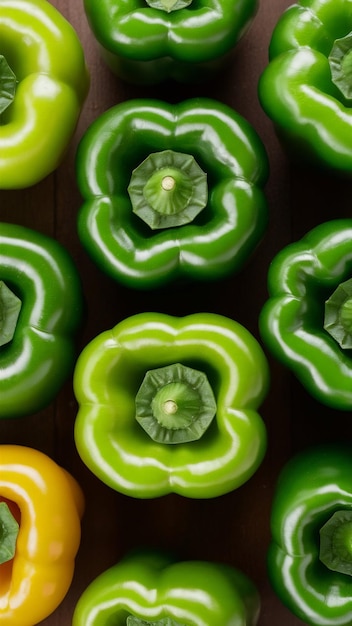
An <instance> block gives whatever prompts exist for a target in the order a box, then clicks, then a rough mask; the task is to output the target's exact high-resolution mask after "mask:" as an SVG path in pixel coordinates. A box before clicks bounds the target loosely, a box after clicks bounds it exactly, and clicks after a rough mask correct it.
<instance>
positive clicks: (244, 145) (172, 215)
mask: <svg viewBox="0 0 352 626" xmlns="http://www.w3.org/2000/svg"><path fill="white" fill-rule="evenodd" d="M160 173H161V174H162V175H160ZM267 176H268V159H267V155H266V152H265V149H264V146H263V144H262V142H261V140H260V139H259V137H258V135H257V134H256V132H255V131H254V129H253V128H252V127H251V126H250V124H249V123H248V122H246V121H245V120H244V119H243V118H242V117H241V116H240V115H238V114H237V113H235V112H234V111H233V110H232V109H230V108H229V107H227V106H225V105H223V104H221V103H219V102H216V101H213V100H210V99H202V98H200V99H193V100H188V101H185V102H182V103H180V104H175V105H170V104H167V103H164V102H161V101H158V100H132V101H131V100H130V101H128V102H124V103H122V104H119V105H117V106H115V107H113V108H111V109H110V110H109V111H107V112H105V113H104V114H103V115H102V116H101V117H99V118H98V119H97V120H96V121H95V122H93V124H92V125H91V126H90V128H89V129H88V130H87V132H86V133H85V135H84V137H83V138H82V141H81V143H80V146H79V148H78V154H77V180H78V186H79V189H80V191H81V194H82V196H83V198H84V204H83V206H82V207H81V210H80V213H79V217H78V231H79V236H80V239H81V241H82V243H83V245H84V246H85V248H86V249H87V251H88V253H89V254H90V255H91V256H92V258H93V259H94V260H95V261H96V263H97V264H98V265H99V266H100V267H101V269H102V270H104V271H105V272H107V273H108V274H109V275H110V276H111V277H112V278H114V279H115V280H118V281H120V282H122V283H124V284H126V285H128V286H130V287H135V288H144V289H145V288H150V287H158V286H160V285H162V284H165V283H167V282H169V281H171V280H173V279H175V278H181V277H184V278H187V277H189V278H192V279H198V280H208V279H217V278H220V277H224V276H226V275H228V274H229V273H231V272H234V271H235V270H236V271H238V270H239V269H240V268H241V267H242V266H243V264H244V262H245V261H246V260H247V257H248V256H249V254H250V253H251V252H252V251H253V249H254V248H255V246H256V245H257V244H258V242H259V240H260V239H261V237H262V235H263V233H264V230H265V228H266V225H267V202H266V199H265V195H264V192H263V189H262V187H263V186H264V184H265V182H266V180H267ZM187 221H188V222H189V223H186V222H187Z"/></svg>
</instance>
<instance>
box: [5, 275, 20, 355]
mask: <svg viewBox="0 0 352 626" xmlns="http://www.w3.org/2000/svg"><path fill="white" fill-rule="evenodd" d="M21 306H22V302H21V300H20V299H19V298H18V297H17V296H16V295H15V294H14V293H13V292H12V291H11V289H9V287H7V285H6V284H5V283H4V282H3V281H0V346H3V345H5V344H6V343H9V342H10V341H11V339H12V338H13V336H14V334H15V330H16V325H17V320H18V316H19V314H20V310H21Z"/></svg>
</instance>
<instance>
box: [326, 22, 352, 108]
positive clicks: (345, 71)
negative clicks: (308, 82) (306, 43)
mask: <svg viewBox="0 0 352 626" xmlns="http://www.w3.org/2000/svg"><path fill="white" fill-rule="evenodd" d="M329 64H330V69H331V78H332V82H333V83H334V84H335V85H336V87H338V88H339V90H340V92H341V93H342V95H343V96H344V97H345V98H346V99H347V100H350V99H351V98H352V33H349V34H348V35H346V37H342V38H341V39H336V40H335V42H334V45H333V47H332V50H331V52H330V55H329Z"/></svg>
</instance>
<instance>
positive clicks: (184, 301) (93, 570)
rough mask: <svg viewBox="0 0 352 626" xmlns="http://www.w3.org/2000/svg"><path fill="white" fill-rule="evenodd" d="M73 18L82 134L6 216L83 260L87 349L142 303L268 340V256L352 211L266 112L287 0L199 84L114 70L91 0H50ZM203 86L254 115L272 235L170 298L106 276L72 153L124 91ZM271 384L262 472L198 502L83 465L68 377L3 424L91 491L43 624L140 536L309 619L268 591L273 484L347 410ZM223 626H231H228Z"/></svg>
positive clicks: (3, 435) (342, 193)
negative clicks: (264, 329) (238, 573)
mask: <svg viewBox="0 0 352 626" xmlns="http://www.w3.org/2000/svg"><path fill="white" fill-rule="evenodd" d="M53 4H54V5H55V6H56V7H57V8H58V9H59V10H60V11H61V12H62V13H63V15H64V16H65V17H66V18H67V19H68V20H69V21H70V22H71V23H72V24H73V26H74V27H75V29H76V31H77V32H78V34H79V37H80V39H81V41H82V44H83V46H84V49H85V52H86V58H87V63H88V66H89V69H90V74H91V87H90V93H89V97H88V99H87V101H86V104H85V107H84V110H83V113H82V116H81V119H80V122H79V125H78V128H77V132H76V134H75V137H74V139H73V141H72V143H71V145H70V149H69V151H68V153H67V155H66V158H65V160H64V162H63V163H62V165H61V166H60V167H59V169H58V170H57V171H56V172H55V173H54V174H53V175H51V176H49V177H48V178H47V179H46V180H44V181H43V182H41V183H40V184H38V185H36V186H35V187H33V188H31V189H28V190H24V191H13V192H0V219H1V220H2V221H8V222H13V223H20V224H24V225H26V226H29V227H32V228H36V229H38V230H39V231H42V232H44V233H47V234H49V235H52V236H54V237H55V238H57V239H58V240H59V241H60V242H61V243H63V244H64V245H65V246H66V247H67V248H68V249H69V251H70V252H71V253H72V255H73V257H74V259H75V261H76V263H77V265H78V268H79V270H80V273H81V276H82V281H83V284H84V290H85V297H86V301H87V305H88V311H87V318H86V320H85V324H84V327H83V329H82V333H81V336H80V347H83V346H84V345H85V344H86V343H87V342H88V341H89V340H90V339H91V338H93V337H94V336H95V335H96V334H98V333H99V332H101V331H103V330H105V329H108V328H111V327H112V326H113V325H115V324H116V323H117V322H118V321H119V320H121V319H123V318H125V317H127V316H129V315H131V314H134V313H137V312H141V311H147V310H150V311H153V310H155V311H162V312H167V313H173V314H177V315H185V314H188V313H192V312H195V311H212V312H216V313H221V314H224V315H227V316H229V317H232V318H234V319H236V320H237V321H239V322H241V323H243V324H244V325H245V326H246V327H247V328H248V329H249V330H251V332H252V333H253V334H254V335H255V336H256V337H257V338H259V334H258V323H257V320H258V313H259V311H260V308H261V306H262V304H263V303H264V301H265V299H266V297H267V292H266V275H267V269H268V265H269V263H270V260H271V259H272V257H273V256H274V254H275V253H276V252H277V251H278V250H279V249H281V248H282V247H283V246H284V245H286V244H287V243H288V242H290V241H292V240H296V239H298V238H300V237H301V236H302V235H303V234H304V233H305V232H307V231H308V230H309V229H310V228H312V227H313V226H315V225H316V224H318V223H319V222H322V221H325V220H327V219H330V218H333V217H343V216H348V215H350V214H351V193H350V192H351V185H350V183H347V182H342V181H336V180H335V179H333V178H330V177H329V176H326V175H324V176H319V175H318V174H315V173H312V172H311V171H308V170H307V169H304V168H302V169H301V168H299V167H297V166H293V165H292V164H290V163H289V162H288V160H287V158H286V156H285V154H284V152H283V150H282V148H281V147H280V145H279V143H278V141H277V139H276V136H275V133H274V131H273V127H272V124H271V122H270V121H269V120H268V119H267V118H266V116H265V114H264V113H263V111H262V110H261V107H260V105H259V102H258V98H257V82H258V78H259V76H260V73H261V71H262V70H263V68H264V66H265V65H266V63H267V54H268V44H269V40H270V35H271V32H272V29H273V26H274V24H275V23H276V21H277V19H278V17H279V15H280V14H281V12H282V11H283V9H285V8H286V7H287V6H288V4H289V3H288V2H287V0H262V2H261V6H260V9H259V12H258V14H257V16H256V18H255V21H254V23H253V25H252V27H251V29H250V30H249V31H248V33H247V34H246V35H245V37H244V38H243V40H242V41H241V43H240V44H239V46H238V48H237V50H236V54H235V56H234V58H233V62H232V65H231V67H230V68H229V70H228V71H227V72H226V74H225V75H223V76H221V77H219V79H218V80H216V81H213V82H209V83H208V84H206V85H204V86H201V87H193V86H192V87H188V88H182V87H174V88H173V89H172V90H170V91H165V88H163V87H153V88H138V87H132V86H128V85H125V84H123V83H122V82H121V81H119V80H118V79H117V78H116V77H114V76H112V74H111V73H110V72H109V70H108V69H107V68H106V67H105V66H104V65H103V63H102V62H101V60H100V57H99V54H98V51H97V47H96V44H95V41H94V39H93V36H92V34H91V32H90V30H89V27H88V25H87V21H86V18H85V15H84V12H83V6H82V1H81V0H53ZM196 95H205V96H210V97H216V98H217V99H219V100H220V101H223V102H225V103H226V104H228V105H230V106H231V107H233V108H234V109H236V110H237V111H238V112H239V113H241V114H242V115H243V116H244V117H245V118H246V119H248V121H249V122H251V123H252V124H253V126H254V127H255V129H256V130H257V132H258V133H259V135H260V136H261V138H262V140H263V141H264V143H265V145H266V149H267V152H268V155H269V159H270V168H271V174H270V179H269V182H268V184H267V187H266V193H267V197H268V200H269V207H270V223H269V227H268V230H267V233H266V235H265V237H264V239H263V241H262V242H261V244H260V246H259V247H258V249H257V250H256V252H255V254H254V255H253V256H252V257H251V259H250V261H249V262H248V264H247V265H246V267H245V268H244V270H243V271H242V272H241V274H239V275H237V276H234V277H232V278H229V279H227V280H226V281H222V282H218V283H216V284H212V285H201V286H193V285H192V286H191V287H190V288H189V289H188V290H187V289H185V290H184V292H181V293H180V292H178V293H177V297H176V298H175V297H173V294H172V291H171V292H170V291H168V293H163V292H161V293H159V292H158V293H154V292H147V293H140V292H134V291H131V290H128V289H126V288H123V287H120V286H118V285H117V284H115V283H113V282H112V281H111V280H110V279H108V278H106V277H104V276H103V275H102V274H101V272H100V271H99V270H98V269H97V268H96V267H95V266H94V265H93V264H92V262H91V261H90V260H89V259H88V257H87V256H86V253H85V252H84V251H83V249H82V247H81V246H80V244H79V241H78V238H77V233H76V215H77V211H78V208H79V206H80V196H79V193H78V191H77V188H76V183H75V174H74V156H75V150H76V146H77V142H78V141H79V139H80V137H81V136H82V134H83V132H84V131H85V129H86V128H87V126H88V125H89V124H90V123H91V122H92V121H93V120H94V119H95V118H96V117H97V116H98V115H99V114H100V113H102V112H103V111H105V110H106V109H107V108H109V107H110V106H112V105H114V104H115V103H117V102H120V101H123V100H126V99H129V98H132V97H140V96H141V97H143V96H153V97H154V96H155V97H160V98H164V99H165V100H168V99H171V100H173V101H176V100H181V99H184V98H187V97H192V96H196ZM268 358H269V361H270V366H271V387H270V392H269V394H268V397H267V399H266V401H265V402H264V404H263V406H262V410H261V414H262V416H263V418H264V420H265V422H266V425H267V430H268V437H269V444H268V451H267V455H266V458H265V460H264V462H263V464H262V466H261V467H260V469H259V470H258V471H257V473H256V475H255V476H254V477H253V478H252V479H251V480H250V481H249V482H248V483H246V484H245V485H244V486H243V487H241V488H240V489H238V490H237V491H235V492H233V493H230V494H228V495H226V496H223V497H220V498H217V499H213V500H209V501H207V500H204V501H192V500H187V499H182V498H180V497H177V496H173V495H170V496H168V497H163V498H160V499H155V500H148V501H141V500H134V499H132V498H128V497H125V496H121V495H119V494H116V493H115V492H113V491H112V490H110V489H109V488H107V487H105V486H104V485H103V484H102V483H100V482H99V481H98V480H97V479H96V478H95V477H94V476H93V475H92V474H90V472H89V471H88V470H87V469H86V468H85V467H84V466H83V464H82V463H81V461H80V459H79V458H78V455H77V453H76V450H75V446H74V442H73V424H74V419H75V414H76V403H75V399H74V396H73V392H72V382H71V380H69V381H68V382H67V384H66V385H65V387H64V389H63V390H62V392H61V393H60V394H59V396H58V397H57V399H56V401H55V402H53V403H52V404H51V405H50V406H49V407H48V408H47V409H45V410H43V411H41V412H40V413H37V414H35V415H33V416H28V417H25V418H23V419H22V418H21V419H20V420H2V421H1V422H0V441H1V442H11V443H18V444H24V445H29V446H33V447H35V448H39V449H41V450H43V451H44V452H46V453H47V454H49V455H50V456H51V457H52V458H54V459H55V460H56V461H57V462H59V463H61V464H62V465H64V466H65V467H66V468H67V469H68V470H69V471H71V472H72V473H73V474H74V475H75V476H76V478H77V479H78V480H79V482H80V484H81V486H82V488H83V489H84V491H85V494H86V513H85V517H84V521H83V526H82V530H83V535H82V544H81V549H80V552H79V555H78V558H77V566H76V573H75V577H74V581H73V583H72V586H71V589H70V591H69V593H68V595H67V596H66V598H65V600H64V601H63V603H62V604H61V606H60V607H59V608H58V609H57V610H56V611H55V612H54V613H53V614H52V615H51V616H50V617H49V618H47V619H46V620H45V621H44V622H43V624H45V626H59V625H60V626H69V624H71V618H72V613H73V609H74V605H75V603H76V601H77V598H78V597H79V595H80V593H81V592H82V591H83V590H84V588H85V587H86V586H87V585H88V583H89V582H90V581H91V580H92V579H93V578H94V577H95V576H97V575H98V574H99V573H100V572H102V571H103V570H105V569H106V568H108V567H109V566H111V565H113V564H114V563H115V562H116V561H117V560H118V559H119V558H120V557H121V556H122V555H123V554H125V553H126V552H127V551H128V550H129V549H130V548H133V547H135V546H137V545H139V544H140V543H141V544H150V545H158V546H160V547H161V548H163V547H165V548H167V549H168V548H170V547H173V548H175V549H176V550H178V552H179V553H180V554H181V555H182V556H183V557H184V558H186V559H187V558H191V559H194V558H197V559H210V560H219V561H224V562H228V563H232V564H233V565H235V566H236V567H239V568H241V569H242V570H243V571H244V572H245V573H246V574H248V575H249V576H250V577H251V578H252V579H253V581H254V582H255V584H256V585H257V587H258V590H259V592H260V594H261V598H262V610H261V616H260V619H259V626H282V624H285V625H286V626H299V625H300V624H302V622H300V620H298V619H296V618H295V617H294V616H292V615H291V614H290V613H289V612H288V610H287V609H286V608H284V607H283V606H282V605H281V603H280V601H279V599H277V598H276V597H275V595H274V593H273V591H272V590H271V588H270V585H269V582H268V578H267V574H266V566H265V555H266V550H267V546H268V542H269V538H270V532H269V514H270V505H271V500H272V495H273V488H274V485H275V481H276V479H277V476H278V473H279V471H280V469H281V467H282V466H283V464H284V463H285V461H286V460H287V459H288V458H289V457H290V456H291V455H292V454H293V453H294V452H296V451H297V450H300V449H302V448H304V447H305V446H307V445H309V444H311V443H315V442H318V441H325V440H335V439H339V438H343V437H350V435H351V427H350V425H349V420H350V416H349V415H346V414H342V415H341V414H340V413H338V412H335V411H332V410H330V409H327V408H324V407H322V406H321V405H319V404H318V403H317V402H315V401H314V400H312V398H310V396H308V394H307V393H306V392H305V391H304V390H303V389H302V388H301V387H300V385H299V384H298V383H297V382H296V381H295V380H294V379H293V377H292V376H291V375H290V373H289V372H288V371H287V370H285V369H284V368H283V367H281V366H280V365H279V364H278V363H276V362H274V361H273V360H272V359H271V357H270V355H268ZM219 626H221V625H220V624H219Z"/></svg>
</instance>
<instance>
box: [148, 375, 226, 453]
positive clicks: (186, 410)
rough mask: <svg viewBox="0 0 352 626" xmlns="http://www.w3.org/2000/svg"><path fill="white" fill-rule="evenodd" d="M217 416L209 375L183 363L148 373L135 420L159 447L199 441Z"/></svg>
mask: <svg viewBox="0 0 352 626" xmlns="http://www.w3.org/2000/svg"><path fill="white" fill-rule="evenodd" d="M215 414H216V401H215V398H214V394H213V391H212V388H211V386H210V384H209V382H208V379H207V377H206V375H205V374H204V373H203V372H200V371H199V370H195V369H193V368H190V367H186V366H184V365H182V364H181V363H176V364H173V365H169V366H167V367H161V368H157V369H154V370H149V371H148V372H147V373H146V375H145V377H144V380H143V382H142V385H141V386H140V388H139V390H138V393H137V395H136V420H137V421H138V422H139V424H140V425H141V426H142V427H143V428H144V430H145V431H146V432H147V433H148V434H149V436H150V437H151V438H152V439H153V440H154V441H158V442H160V443H185V442H188V441H195V440H197V439H200V437H201V436H202V435H203V434H204V433H205V431H206V430H207V428H208V427H209V425H210V423H211V421H212V420H213V418H214V416H215Z"/></svg>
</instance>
